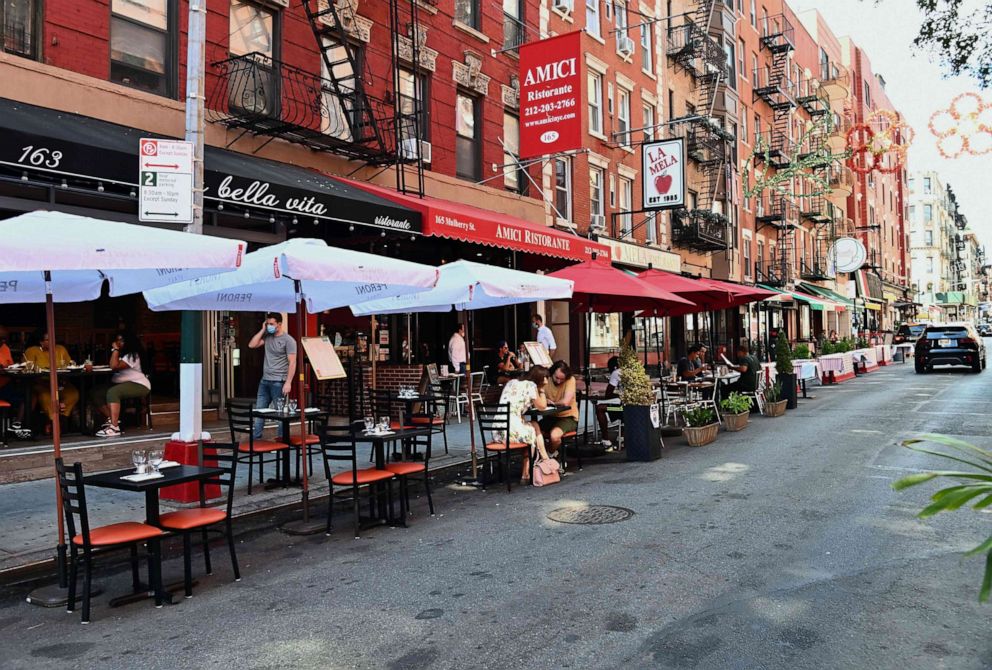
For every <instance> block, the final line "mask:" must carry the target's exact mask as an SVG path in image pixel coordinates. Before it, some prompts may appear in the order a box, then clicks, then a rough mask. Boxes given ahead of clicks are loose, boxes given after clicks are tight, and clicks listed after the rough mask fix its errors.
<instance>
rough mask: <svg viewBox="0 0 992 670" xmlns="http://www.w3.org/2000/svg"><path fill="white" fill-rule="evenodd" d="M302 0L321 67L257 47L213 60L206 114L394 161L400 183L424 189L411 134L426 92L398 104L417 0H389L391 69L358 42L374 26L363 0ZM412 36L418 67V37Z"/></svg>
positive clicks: (373, 160) (250, 130)
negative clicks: (384, 70) (379, 65)
mask: <svg viewBox="0 0 992 670" xmlns="http://www.w3.org/2000/svg"><path fill="white" fill-rule="evenodd" d="M302 6H303V10H304V12H305V14H306V17H307V20H308V23H309V25H310V29H311V32H312V33H313V36H314V39H315V40H316V45H317V51H318V53H319V54H320V69H319V73H318V72H317V70H316V67H314V68H310V69H305V68H303V67H299V66H298V65H295V64H290V63H286V62H282V61H279V60H276V59H274V58H272V57H270V56H269V55H267V54H263V53H258V52H254V53H248V54H242V55H237V56H232V57H231V58H228V59H225V60H222V61H218V62H215V63H213V68H214V71H215V73H216V74H217V75H218V78H219V80H220V82H219V84H218V85H216V86H214V87H213V89H212V92H211V96H210V99H209V100H208V104H207V116H208V118H209V119H210V120H211V121H214V122H217V123H220V124H223V125H225V126H227V127H228V128H232V129H234V130H240V131H241V134H239V135H238V138H240V137H241V136H242V135H244V134H253V135H261V136H266V137H268V138H270V141H271V139H275V138H279V139H283V140H286V141H289V142H295V143H298V144H302V145H304V146H307V147H309V148H311V149H313V150H316V151H326V152H329V153H333V154H337V155H340V156H344V157H346V158H348V159H350V160H356V161H361V162H363V163H366V164H368V165H374V166H383V167H384V166H396V170H397V186H398V187H400V188H401V190H410V191H415V192H418V193H423V162H424V161H423V158H424V157H423V156H422V155H421V152H420V149H419V146H420V145H419V143H415V144H414V143H410V142H407V141H406V140H408V139H409V137H410V134H411V133H414V135H413V137H416V132H417V130H416V129H418V128H420V127H421V126H422V119H423V118H424V117H423V110H421V109H420V105H421V102H422V100H421V98H422V96H420V95H413V96H409V98H408V99H404V102H405V104H399V102H398V101H399V100H400V96H398V95H397V92H398V91H399V90H400V81H399V57H398V55H399V46H398V45H399V41H400V40H401V39H405V38H404V31H403V30H401V28H402V27H404V26H403V23H406V26H405V27H406V28H408V29H409V34H411V35H415V34H416V31H417V26H418V20H417V11H418V4H417V1H416V0H389V17H390V30H391V34H392V41H393V44H392V72H390V73H389V75H388V76H387V77H377V76H376V75H375V74H374V73H373V72H372V71H371V69H370V67H369V59H367V58H364V57H363V54H362V50H361V49H360V47H359V46H358V42H359V40H357V39H356V35H358V34H359V33H361V31H362V30H366V31H367V30H368V26H364V27H363V22H365V20H364V19H363V18H362V17H360V16H359V15H358V13H357V7H358V0H303V2H302ZM404 19H405V20H404ZM366 38H367V33H366ZM411 41H412V43H413V50H414V54H413V55H414V59H413V66H414V69H416V67H417V59H416V56H417V54H416V50H417V48H418V47H417V42H418V40H417V39H415V38H411ZM236 140H237V138H235V140H234V141H236ZM232 143H233V142H232ZM411 166H412V167H411ZM411 175H412V176H413V177H415V180H414V183H413V184H412V185H410V184H408V183H407V180H408V179H409V178H410V176H411Z"/></svg>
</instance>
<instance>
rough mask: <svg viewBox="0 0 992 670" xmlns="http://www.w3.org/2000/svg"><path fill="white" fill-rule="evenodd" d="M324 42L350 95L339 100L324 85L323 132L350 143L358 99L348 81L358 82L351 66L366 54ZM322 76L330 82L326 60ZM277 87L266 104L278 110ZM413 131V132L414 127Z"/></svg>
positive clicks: (335, 94) (338, 78)
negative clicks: (356, 99)
mask: <svg viewBox="0 0 992 670" xmlns="http://www.w3.org/2000/svg"><path fill="white" fill-rule="evenodd" d="M323 41H324V48H325V49H326V50H327V60H329V61H330V62H331V63H332V64H333V68H334V78H335V79H336V80H337V81H338V82H341V84H340V86H341V87H342V89H343V91H342V92H344V93H346V95H345V97H343V98H342V97H339V96H338V94H337V92H336V91H335V90H334V89H333V88H331V86H329V85H326V84H325V85H323V91H322V93H321V96H322V97H323V102H324V104H323V105H322V106H321V115H322V125H321V129H320V131H321V132H322V133H325V134H327V135H331V136H332V137H337V138H338V139H340V140H344V141H346V142H350V141H351V140H352V132H351V128H352V126H353V125H354V121H355V119H354V118H352V115H353V113H354V109H353V108H354V98H353V97H352V96H350V95H347V93H350V91H351V89H350V87H349V85H348V84H347V83H346V82H349V81H352V82H353V81H354V69H353V68H352V66H351V62H352V60H353V61H355V62H356V63H358V62H360V60H361V57H362V51H361V49H359V48H356V47H354V46H352V45H350V44H341V43H340V42H338V41H337V40H335V39H333V38H331V37H327V36H325V37H324V38H323ZM349 55H350V56H351V60H349V58H348V57H349ZM320 75H321V77H322V78H323V79H324V80H329V79H330V75H329V74H328V72H327V63H326V62H325V61H324V59H321V61H320ZM268 76H269V77H270V78H271V77H272V73H271V72H269V73H268ZM249 83H250V82H249ZM273 88H274V85H272V86H270V91H269V95H270V96H271V97H272V102H271V103H266V104H271V106H272V107H273V110H274V106H275V104H276V102H277V100H278V98H277V97H276V96H275V91H273V90H271V89H273ZM273 110H270V113H274V111H273ZM410 130H411V131H412V130H413V128H411V129H410Z"/></svg>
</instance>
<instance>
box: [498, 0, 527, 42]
mask: <svg viewBox="0 0 992 670" xmlns="http://www.w3.org/2000/svg"><path fill="white" fill-rule="evenodd" d="M523 15H524V9H523V6H522V0H503V48H504V49H509V50H510V51H511V53H516V52H517V47H518V46H520V45H521V44H523V43H524V41H525V31H524V21H523Z"/></svg>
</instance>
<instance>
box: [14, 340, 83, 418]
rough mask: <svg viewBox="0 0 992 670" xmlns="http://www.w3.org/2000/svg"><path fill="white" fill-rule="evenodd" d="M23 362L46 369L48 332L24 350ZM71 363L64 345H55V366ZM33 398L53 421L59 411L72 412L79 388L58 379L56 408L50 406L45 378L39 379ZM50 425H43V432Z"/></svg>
mask: <svg viewBox="0 0 992 670" xmlns="http://www.w3.org/2000/svg"><path fill="white" fill-rule="evenodd" d="M24 362H26V363H34V364H35V366H37V367H38V368H40V369H42V370H48V369H49V367H50V361H49V359H48V333H42V334H41V340H39V342H38V344H36V345H35V346H33V347H28V348H27V349H26V350H25V351H24ZM70 365H72V359H71V358H70V356H69V352H68V351H66V349H65V347H63V346H62V345H61V344H56V345H55V368H56V369H61V368H65V367H68V366H70ZM33 394H34V398H35V403H36V406H37V407H41V408H42V409H43V410H44V412H45V413H46V414H47V415H48V420H49V421H55V419H56V417H57V416H58V415H59V414H60V413H61V415H62V416H64V417H68V416H69V415H70V414H72V409H73V408H74V407H75V406H76V403H77V402H79V389H77V388H76V387H75V386H73V385H72V384H70V383H69V382H63V381H62V380H59V408H58V410H56V409H55V408H54V407H52V394H51V392H50V388H49V385H48V380H47V378H46V379H45V380H44V381H39V382H38V383H37V384H35V387H34V391H33ZM50 430H51V426H50V425H48V426H45V432H46V433H47V432H49V431H50Z"/></svg>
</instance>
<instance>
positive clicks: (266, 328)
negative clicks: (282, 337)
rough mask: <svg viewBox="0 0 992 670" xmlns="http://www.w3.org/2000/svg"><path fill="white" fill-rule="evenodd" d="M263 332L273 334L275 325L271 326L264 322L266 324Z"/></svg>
mask: <svg viewBox="0 0 992 670" xmlns="http://www.w3.org/2000/svg"><path fill="white" fill-rule="evenodd" d="M265 332H267V333H268V334H269V335H275V334H276V327H275V326H273V325H272V324H271V323H269V324H266V326H265Z"/></svg>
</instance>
